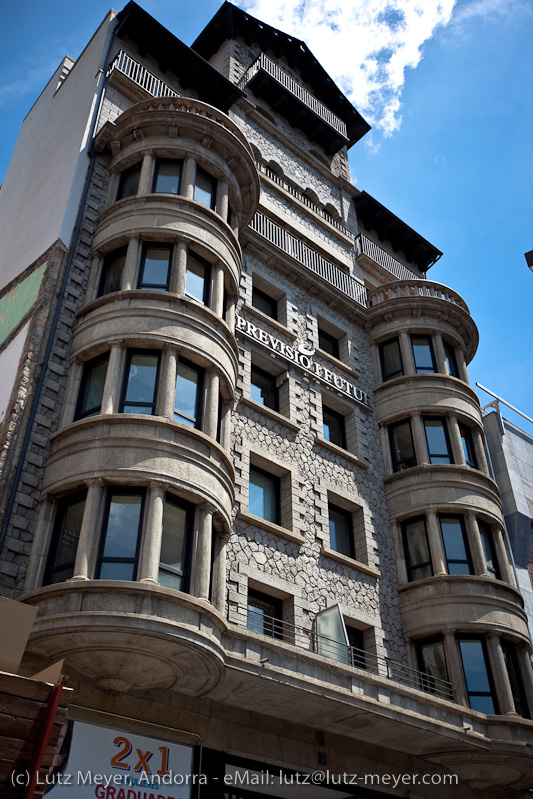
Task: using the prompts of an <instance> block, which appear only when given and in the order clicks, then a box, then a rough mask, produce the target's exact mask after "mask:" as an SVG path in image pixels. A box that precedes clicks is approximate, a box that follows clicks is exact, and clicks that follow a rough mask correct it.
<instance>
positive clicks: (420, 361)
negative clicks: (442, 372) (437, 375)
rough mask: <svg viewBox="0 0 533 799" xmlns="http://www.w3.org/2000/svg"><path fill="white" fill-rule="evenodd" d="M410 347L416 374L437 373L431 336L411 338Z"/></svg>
mask: <svg viewBox="0 0 533 799" xmlns="http://www.w3.org/2000/svg"><path fill="white" fill-rule="evenodd" d="M411 347H412V349H413V358H414V362H415V370H416V373H417V374H427V373H431V372H436V371H437V366H436V362H435V354H434V352H433V344H432V343H431V336H420V335H416V336H415V335H413V336H411Z"/></svg>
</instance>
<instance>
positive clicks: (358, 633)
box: [346, 625, 366, 669]
mask: <svg viewBox="0 0 533 799" xmlns="http://www.w3.org/2000/svg"><path fill="white" fill-rule="evenodd" d="M346 635H347V636H348V643H349V645H350V664H351V665H352V666H355V668H356V669H366V652H365V642H364V633H363V631H362V630H358V629H357V628H356V627H348V625H346Z"/></svg>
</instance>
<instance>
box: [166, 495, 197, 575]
mask: <svg viewBox="0 0 533 799" xmlns="http://www.w3.org/2000/svg"><path fill="white" fill-rule="evenodd" d="M193 521H194V505H190V504H189V503H188V502H183V501H182V500H180V499H178V497H174V496H173V495H172V494H167V495H166V497H165V505H164V509H163V535H162V538H161V554H160V556H159V559H160V562H159V577H158V580H159V584H160V585H163V586H165V587H166V588H174V589H175V590H176V591H187V590H188V588H189V562H190V551H189V549H190V547H189V545H188V544H189V541H190V540H191V533H192V527H193Z"/></svg>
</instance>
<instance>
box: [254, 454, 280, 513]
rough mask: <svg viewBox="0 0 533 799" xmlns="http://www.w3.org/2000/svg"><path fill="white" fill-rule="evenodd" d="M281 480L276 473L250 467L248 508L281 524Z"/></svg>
mask: <svg viewBox="0 0 533 799" xmlns="http://www.w3.org/2000/svg"><path fill="white" fill-rule="evenodd" d="M278 503H279V481H278V479H277V478H276V477H275V476H274V475H270V474H265V473H264V472H261V471H259V470H258V469H255V468H254V467H253V466H252V467H250V488H249V498H248V510H249V511H250V513H253V514H254V515H255V516H260V517H261V519H266V520H267V521H269V522H274V523H275V524H279V521H278Z"/></svg>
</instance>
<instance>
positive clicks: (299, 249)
mask: <svg viewBox="0 0 533 799" xmlns="http://www.w3.org/2000/svg"><path fill="white" fill-rule="evenodd" d="M250 227H251V228H252V230H254V231H255V232H256V233H258V234H259V235H260V236H261V237H262V238H264V239H266V240H267V241H268V242H270V244H273V245H274V246H275V247H277V248H278V249H279V250H282V252H284V253H287V254H288V255H290V256H291V257H292V258H294V260H295V261H298V262H299V263H301V264H303V265H304V266H306V267H307V268H308V269H310V270H311V271H312V272H314V273H315V274H316V275H318V276H319V277H321V278H322V279H323V280H325V281H326V282H327V283H330V284H331V285H332V286H335V288H337V289H339V291H342V292H343V294H346V295H347V296H348V297H350V298H351V299H352V300H355V302H357V303H359V304H360V305H363V306H364V307H365V308H366V305H367V298H366V288H365V286H364V285H363V284H362V283H359V281H357V280H355V278H353V277H352V276H351V275H349V274H347V273H346V272H343V271H342V269H340V268H339V267H338V266H336V265H335V264H334V263H332V262H331V261H328V259H327V258H324V256H323V255H321V254H320V253H319V252H317V250H313V249H312V248H311V247H309V246H308V245H307V244H305V242H303V241H302V240H301V239H297V238H296V236H293V235H292V234H291V233H289V232H288V231H287V230H285V228H282V227H281V225H278V224H277V223H276V222H274V221H273V220H272V219H270V218H269V217H268V216H265V214H262V213H261V212H260V211H258V212H257V213H256V215H255V216H254V218H253V219H252V222H251V223H250Z"/></svg>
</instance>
